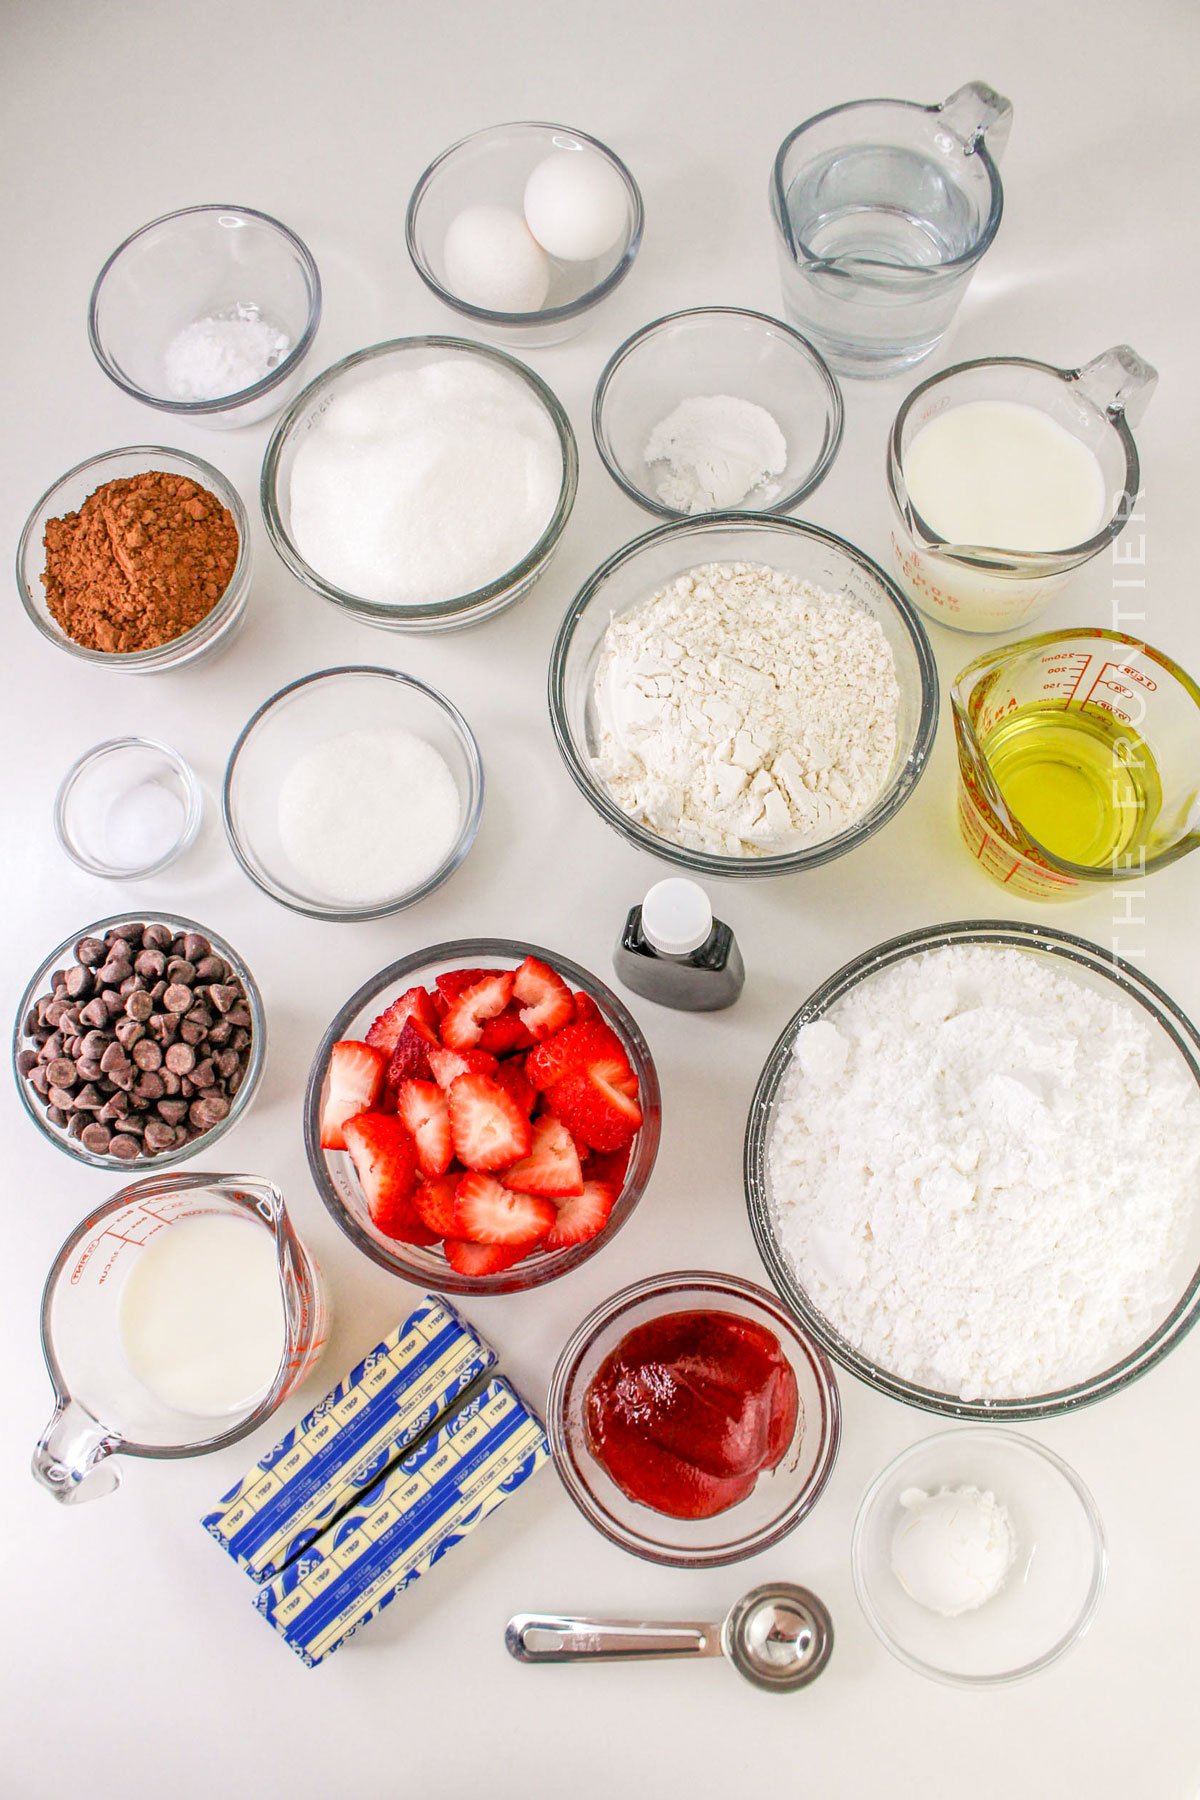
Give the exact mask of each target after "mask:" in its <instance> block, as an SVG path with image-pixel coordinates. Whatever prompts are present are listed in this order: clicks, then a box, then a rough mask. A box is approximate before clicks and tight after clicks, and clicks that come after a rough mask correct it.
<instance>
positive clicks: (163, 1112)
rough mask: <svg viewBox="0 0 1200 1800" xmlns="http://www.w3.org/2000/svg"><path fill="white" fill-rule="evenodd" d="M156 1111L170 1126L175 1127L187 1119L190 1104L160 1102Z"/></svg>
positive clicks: (175, 1101)
mask: <svg viewBox="0 0 1200 1800" xmlns="http://www.w3.org/2000/svg"><path fill="white" fill-rule="evenodd" d="M154 1110H155V1112H156V1113H157V1114H158V1115H159V1117H160V1118H161V1119H165V1120H166V1122H167V1124H168V1125H171V1126H175V1125H178V1124H179V1123H180V1122H181V1121H182V1120H184V1119H186V1118H187V1110H188V1103H187V1101H186V1100H160V1101H159V1103H158V1105H157V1106H156V1107H155V1109H154Z"/></svg>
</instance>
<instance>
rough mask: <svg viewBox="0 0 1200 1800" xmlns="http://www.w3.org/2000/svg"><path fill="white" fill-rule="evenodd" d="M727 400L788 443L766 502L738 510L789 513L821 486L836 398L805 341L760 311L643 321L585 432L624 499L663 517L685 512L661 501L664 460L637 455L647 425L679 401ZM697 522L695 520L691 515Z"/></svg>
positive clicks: (606, 374)
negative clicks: (773, 427) (759, 411)
mask: <svg viewBox="0 0 1200 1800" xmlns="http://www.w3.org/2000/svg"><path fill="white" fill-rule="evenodd" d="M714 394H728V395H731V396H732V397H733V398H735V399H739V400H749V401H751V402H753V403H754V404H755V405H756V406H761V407H763V408H764V409H765V410H766V411H767V412H769V413H770V414H771V416H772V418H774V420H775V421H776V423H777V424H778V426H779V428H780V430H781V431H782V433H783V436H784V440H785V442H786V444H787V465H786V467H785V469H784V471H783V473H782V474H781V475H778V476H773V477H772V480H773V481H774V482H775V483H776V484H777V486H778V496H777V498H776V499H774V500H772V501H771V502H770V504H769V505H767V504H764V503H763V502H762V501H761V500H756V499H754V498H753V497H752V496H750V497H747V499H746V500H745V501H741V502H739V503H738V506H737V509H736V510H738V511H742V510H743V509H744V510H746V511H754V512H771V513H787V512H791V510H792V508H793V507H795V506H798V505H799V504H800V502H801V500H803V499H804V498H805V496H806V495H808V494H811V493H812V492H813V490H814V488H817V487H819V486H820V484H821V483H822V481H824V479H825V477H826V475H828V473H829V471H830V469H831V468H832V466H833V459H834V457H835V456H836V455H837V453H838V447H839V445H840V444H841V441H842V425H843V410H842V392H841V389H840V388H839V387H838V384H837V381H836V380H835V378H834V376H833V375H832V373H831V372H830V369H829V365H828V364H827V363H826V361H825V359H824V357H822V356H821V354H820V353H819V351H817V350H815V349H814V348H813V346H812V345H811V344H810V343H809V342H808V340H807V338H803V337H801V335H800V333H799V332H798V331H793V330H792V327H791V326H790V325H783V324H781V323H780V321H779V320H778V319H772V318H768V316H767V315H766V313H758V312H747V311H745V310H743V309H741V308H739V307H735V306H707V307H695V308H693V309H692V310H691V311H689V312H677V313H669V314H668V315H667V317H666V318H663V319H655V320H654V322H653V323H652V324H650V325H643V327H642V329H641V330H640V331H635V332H634V334H633V336H632V337H631V338H627V339H626V341H625V342H624V343H623V344H622V345H621V347H620V349H619V350H617V351H615V352H614V353H613V355H612V356H611V357H610V358H609V360H608V362H607V363H606V364H605V367H604V370H603V372H602V374H601V376H600V380H599V381H598V382H597V384H596V393H595V398H594V399H593V401H592V432H593V434H594V436H595V439H596V448H597V450H598V451H599V452H600V457H601V460H602V461H603V463H604V466H605V468H606V469H607V470H608V472H609V474H610V475H611V476H612V478H613V480H614V481H615V482H616V484H617V486H618V487H620V488H623V489H624V491H625V493H627V494H628V495H629V498H630V499H631V500H635V501H636V502H637V504H638V505H639V506H644V507H645V509H646V511H647V512H652V513H657V514H658V516H659V518H662V519H680V518H686V517H688V516H689V515H688V514H686V513H684V512H682V511H680V509H679V508H677V507H673V506H668V505H666V504H665V503H664V502H663V501H662V500H661V499H660V498H659V496H658V482H659V481H660V480H661V479H662V475H663V472H664V469H665V466H666V465H665V464H663V463H654V464H649V463H647V461H646V459H645V456H644V454H643V452H644V450H645V447H646V442H647V440H648V438H649V436H650V433H651V432H652V431H653V430H654V427H655V426H656V425H657V424H658V423H659V422H660V421H661V420H662V419H665V418H666V417H667V416H668V415H669V414H670V413H672V412H674V410H675V408H676V407H677V406H678V405H679V404H680V402H681V401H683V400H689V399H691V398H693V396H695V395H714ZM690 516H695V515H690Z"/></svg>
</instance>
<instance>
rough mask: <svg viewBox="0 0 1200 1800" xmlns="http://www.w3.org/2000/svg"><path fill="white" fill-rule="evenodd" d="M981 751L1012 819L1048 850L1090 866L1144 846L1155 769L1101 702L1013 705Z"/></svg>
mask: <svg viewBox="0 0 1200 1800" xmlns="http://www.w3.org/2000/svg"><path fill="white" fill-rule="evenodd" d="M981 749H982V751H983V755H984V757H985V759H986V761H987V764H988V767H989V769H990V770H991V773H992V775H993V777H994V779H995V781H996V785H997V786H998V787H999V789H1000V792H1001V793H1002V794H1003V796H1004V798H1005V800H1006V802H1007V803H1008V807H1009V810H1010V812H1011V813H1012V814H1013V817H1014V818H1015V819H1016V820H1017V821H1018V823H1019V824H1020V825H1021V826H1023V828H1024V829H1025V830H1026V831H1027V832H1028V833H1029V835H1030V836H1031V837H1033V838H1036V840H1037V842H1038V843H1039V844H1041V845H1042V846H1043V847H1044V848H1045V849H1047V850H1049V851H1050V852H1051V854H1052V855H1054V856H1059V857H1062V859H1063V860H1064V862H1073V863H1078V864H1079V865H1080V866H1081V867H1083V868H1088V869H1096V868H1101V867H1103V866H1104V865H1106V864H1108V863H1111V862H1112V861H1113V859H1114V858H1119V857H1124V856H1127V855H1129V854H1130V853H1131V852H1136V851H1137V850H1138V849H1140V848H1141V847H1142V846H1144V845H1145V843H1146V841H1147V839H1148V837H1149V835H1150V833H1151V831H1152V829H1153V826H1154V822H1155V820H1156V818H1157V817H1158V812H1159V808H1160V807H1161V805H1162V783H1161V781H1160V779H1159V773H1158V766H1157V764H1156V763H1155V760H1154V756H1153V754H1152V752H1151V750H1150V747H1149V745H1148V744H1147V743H1146V741H1145V739H1144V738H1142V737H1141V736H1140V735H1139V734H1138V733H1137V732H1136V731H1134V730H1133V729H1132V728H1131V727H1130V726H1129V725H1127V724H1124V723H1123V722H1122V721H1121V720H1120V719H1115V718H1114V717H1113V715H1112V714H1111V713H1110V712H1108V711H1107V710H1106V709H1105V708H1104V707H1102V706H1091V705H1084V706H1077V705H1067V704H1065V703H1064V702H1062V701H1050V702H1034V703H1033V704H1032V705H1029V706H1020V707H1017V708H1016V709H1015V711H1013V712H1010V713H1007V714H1006V715H1005V716H1004V717H1003V718H1002V719H1000V720H998V721H997V723H996V724H995V725H993V726H992V728H991V730H990V731H989V732H988V734H987V736H986V737H985V738H984V739H983V742H982V745H981Z"/></svg>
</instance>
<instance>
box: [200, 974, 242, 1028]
mask: <svg viewBox="0 0 1200 1800" xmlns="http://www.w3.org/2000/svg"><path fill="white" fill-rule="evenodd" d="M208 997H209V999H210V1000H211V1001H212V1003H213V1005H214V1006H215V1007H216V1009H217V1011H218V1012H219V1013H228V1011H229V1009H230V1007H232V1006H236V1005H237V1003H238V1001H239V1000H240V999H241V997H242V990H241V988H240V987H235V986H234V984H233V982H223V981H214V982H213V983H212V984H211V985H210V987H209V990H208ZM230 1023H231V1024H233V1025H236V1024H237V1023H238V1021H237V1020H236V1019H232V1020H230Z"/></svg>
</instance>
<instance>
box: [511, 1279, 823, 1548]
mask: <svg viewBox="0 0 1200 1800" xmlns="http://www.w3.org/2000/svg"><path fill="white" fill-rule="evenodd" d="M689 1292H690V1293H694V1294H710V1295H720V1294H722V1293H723V1294H725V1295H727V1296H728V1297H730V1298H732V1299H737V1300H741V1301H742V1302H743V1303H745V1304H746V1305H748V1306H750V1307H751V1308H753V1309H756V1310H757V1311H758V1312H759V1313H760V1314H765V1315H766V1316H767V1317H768V1318H770V1319H771V1320H772V1321H773V1322H774V1323H775V1324H777V1325H780V1326H781V1327H782V1328H784V1329H785V1330H787V1331H788V1332H790V1333H791V1336H792V1338H793V1339H794V1340H795V1341H796V1342H797V1343H798V1344H799V1345H800V1346H801V1347H802V1348H803V1351H804V1354H805V1355H806V1357H807V1358H808V1362H809V1366H810V1369H811V1372H812V1375H813V1379H814V1380H815V1382H816V1384H817V1386H818V1388H819V1389H820V1392H821V1401H822V1406H823V1411H824V1419H823V1423H824V1430H823V1433H822V1441H821V1444H820V1447H819V1454H818V1457H817V1460H816V1462H815V1463H814V1465H813V1471H812V1475H811V1476H810V1478H809V1480H808V1482H807V1483H806V1485H805V1487H804V1488H803V1489H802V1490H801V1492H800V1493H799V1494H797V1495H796V1497H795V1498H794V1499H793V1500H792V1501H791V1502H790V1503H789V1504H788V1505H787V1506H786V1507H785V1508H784V1510H783V1512H782V1513H780V1514H779V1515H778V1516H777V1517H776V1518H775V1519H773V1520H771V1521H770V1522H769V1523H768V1524H767V1525H765V1526H763V1527H762V1529H761V1530H760V1531H759V1532H757V1533H756V1534H754V1536H752V1537H750V1538H748V1539H746V1540H744V1541H742V1542H740V1543H738V1544H737V1545H726V1546H724V1547H722V1548H719V1549H715V1550H705V1551H703V1552H691V1551H688V1550H687V1549H686V1548H684V1547H682V1546H680V1547H676V1546H662V1545H651V1544H650V1542H649V1541H648V1540H641V1539H639V1540H638V1541H637V1542H634V1540H633V1538H632V1535H631V1534H630V1533H628V1532H626V1531H625V1530H623V1529H622V1528H621V1527H620V1525H619V1523H618V1522H616V1521H610V1516H609V1514H608V1513H607V1512H606V1511H605V1509H603V1508H602V1507H601V1506H600V1505H599V1503H598V1502H597V1501H596V1500H595V1499H594V1497H593V1495H592V1491H591V1489H590V1487H589V1485H588V1483H587V1482H586V1481H585V1480H584V1478H583V1476H582V1474H581V1473H580V1472H579V1471H578V1469H577V1468H576V1466H575V1462H574V1458H573V1457H572V1456H571V1454H570V1451H569V1448H568V1444H567V1433H566V1425H565V1417H564V1415H565V1407H566V1394H567V1387H568V1384H569V1383H570V1382H571V1380H573V1378H574V1377H575V1375H576V1373H577V1372H578V1369H579V1365H580V1363H581V1362H582V1359H583V1357H584V1356H585V1355H586V1353H587V1352H588V1350H590V1349H591V1347H592V1345H593V1344H594V1343H595V1341H596V1339H597V1338H598V1337H599V1336H600V1333H601V1332H602V1331H604V1330H605V1329H607V1327H609V1326H610V1325H612V1324H614V1323H615V1322H616V1321H617V1320H618V1319H619V1318H620V1317H621V1315H622V1314H623V1313H628V1312H629V1311H631V1310H632V1308H633V1307H635V1306H636V1305H638V1304H639V1303H640V1302H641V1301H643V1300H650V1299H655V1298H658V1297H662V1298H664V1299H665V1298H668V1297H670V1296H672V1295H685V1294H687V1293H689ZM546 1432H547V1435H548V1437H549V1439H550V1448H551V1451H552V1453H553V1457H554V1466H555V1469H556V1470H557V1472H558V1476H559V1480H560V1481H561V1482H562V1484H563V1486H564V1488H565V1489H566V1491H567V1493H568V1494H569V1495H570V1498H571V1499H572V1501H573V1502H574V1504H575V1505H576V1506H577V1507H578V1508H579V1511H580V1512H581V1513H582V1514H583V1516H584V1518H585V1519H587V1521H588V1523H589V1524H590V1525H592V1526H593V1527H594V1528H595V1530H597V1531H598V1532H599V1533H600V1534H601V1536H602V1537H605V1538H607V1539H608V1541H609V1543H611V1544H616V1545H617V1546H618V1548H619V1549H622V1550H626V1551H628V1552H630V1553H631V1554H632V1555H634V1556H640V1557H641V1558H642V1559H643V1560H644V1561H646V1562H654V1563H661V1564H664V1565H666V1566H667V1567H670V1568H686V1569H700V1568H719V1567H723V1566H725V1565H727V1564H729V1563H735V1562H743V1561H745V1559H746V1558H747V1557H750V1556H757V1555H759V1554H760V1552H762V1551H763V1550H768V1549H770V1548H771V1547H772V1546H773V1545H775V1544H778V1543H780V1542H781V1541H782V1540H783V1539H784V1538H785V1537H788V1536H789V1535H790V1534H791V1532H792V1531H794V1530H795V1528H796V1526H797V1525H799V1524H800V1523H801V1521H802V1520H803V1519H805V1518H807V1517H808V1514H809V1513H810V1512H811V1511H812V1509H813V1507H814V1506H815V1505H816V1504H817V1501H818V1500H819V1499H820V1498H821V1495H822V1494H823V1493H824V1492H825V1488H826V1486H827V1485H828V1482H829V1478H830V1476H831V1475H832V1473H833V1469H834V1465H835V1463H836V1462H837V1457H838V1450H839V1447H840V1445H841V1439H842V1403H841V1395H840V1393H839V1391H838V1384H837V1376H836V1374H835V1372H834V1369H833V1366H832V1364H831V1363H830V1360H829V1358H828V1356H827V1355H826V1354H825V1351H824V1349H823V1347H822V1346H821V1344H819V1343H818V1342H817V1341H816V1340H815V1339H814V1338H813V1337H812V1336H811V1335H810V1334H809V1333H808V1331H807V1330H806V1329H805V1327H804V1325H803V1324H802V1323H801V1321H799V1320H797V1319H796V1318H794V1317H793V1316H792V1315H791V1314H790V1313H789V1311H788V1308H787V1306H786V1305H785V1304H784V1302H783V1301H782V1300H780V1299H779V1298H778V1297H777V1296H776V1295H774V1294H772V1293H771V1291H770V1289H768V1288H764V1287H761V1286H760V1285H759V1284H758V1283H757V1282H754V1281H749V1280H747V1279H746V1278H745V1277H744V1276H741V1275H730V1274H728V1273H725V1272H723V1271H721V1270H716V1269H668V1270H664V1271H663V1272H662V1273H661V1274H657V1275H646V1276H642V1277H641V1278H640V1279H639V1280H637V1281H634V1282H630V1283H629V1284H628V1285H627V1286H625V1287H623V1288H620V1289H618V1290H617V1292H616V1293H614V1294H609V1295H608V1296H607V1297H606V1298H605V1299H603V1300H601V1301H600V1302H599V1303H598V1304H597V1305H596V1306H595V1307H593V1308H592V1310H591V1312H589V1313H588V1314H587V1315H586V1317H584V1318H583V1319H581V1320H580V1322H579V1324H578V1325H576V1327H575V1329H574V1330H573V1331H572V1332H571V1334H570V1336H569V1337H568V1338H567V1341H566V1343H565V1344H564V1345H563V1347H562V1349H561V1350H560V1351H559V1353H558V1358H557V1360H556V1362H555V1365H554V1370H553V1373H552V1374H551V1377H550V1388H549V1392H548V1395H547V1398H546ZM647 1511H649V1509H647ZM715 1516H716V1517H717V1518H720V1516H721V1515H720V1514H717V1515H715ZM705 1523H711V1521H705Z"/></svg>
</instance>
